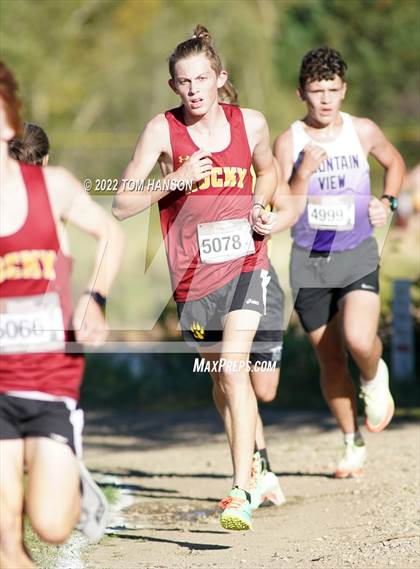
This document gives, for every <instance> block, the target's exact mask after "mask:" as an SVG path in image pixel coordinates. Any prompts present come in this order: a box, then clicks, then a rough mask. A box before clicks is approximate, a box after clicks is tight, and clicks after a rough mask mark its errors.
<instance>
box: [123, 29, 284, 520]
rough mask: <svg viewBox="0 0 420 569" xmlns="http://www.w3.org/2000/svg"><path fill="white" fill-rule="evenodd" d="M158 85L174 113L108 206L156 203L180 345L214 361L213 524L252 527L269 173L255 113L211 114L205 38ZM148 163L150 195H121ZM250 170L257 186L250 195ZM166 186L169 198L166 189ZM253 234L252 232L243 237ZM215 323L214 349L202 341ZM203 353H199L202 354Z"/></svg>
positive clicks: (158, 124) (215, 61) (214, 68)
mask: <svg viewBox="0 0 420 569" xmlns="http://www.w3.org/2000/svg"><path fill="white" fill-rule="evenodd" d="M169 71H170V76H171V78H170V80H169V85H170V87H171V88H172V89H173V91H174V92H175V93H176V94H177V95H179V97H180V100H181V106H179V107H178V108H175V109H171V110H169V111H166V112H165V113H163V114H159V115H157V116H156V117H154V118H153V119H152V120H151V121H150V122H149V123H148V124H147V125H146V127H145V129H144V130H143V132H142V133H141V135H140V138H139V140H138V142H137V146H136V149H135V151H134V155H133V158H132V160H131V161H130V163H129V165H128V166H127V168H126V170H125V172H124V174H123V176H122V182H121V186H120V188H119V191H118V193H117V195H116V197H115V199H114V205H113V212H114V215H115V216H116V217H117V218H118V219H125V218H127V217H130V216H132V215H135V214H137V213H139V212H141V211H143V210H145V209H146V208H148V207H150V206H151V205H152V204H153V203H156V202H159V209H160V219H161V226H162V232H163V237H164V240H165V246H166V250H167V256H168V262H169V268H170V273H171V279H172V288H173V291H174V298H175V301H176V302H177V306H178V313H179V317H180V321H181V327H182V330H183V334H184V337H185V339H186V340H187V341H188V342H191V343H192V344H193V345H195V346H196V347H198V349H199V350H200V352H201V353H202V354H205V357H206V358H207V359H208V361H211V362H214V364H215V368H216V372H217V377H218V382H219V391H220V393H222V394H223V397H224V401H223V402H222V401H220V404H221V407H223V410H222V413H223V418H224V422H225V428H226V432H227V435H228V439H229V444H230V448H231V454H232V462H233V471H234V475H233V488H232V490H231V491H230V492H229V493H228V496H227V497H226V498H225V499H224V500H223V501H222V503H221V505H222V508H223V512H222V514H221V524H222V526H223V527H224V528H227V529H233V530H242V529H250V528H251V526H252V519H251V517H252V513H251V496H250V492H249V490H250V476H251V464H252V455H253V452H254V444H255V432H256V419H257V401H256V398H255V394H254V391H253V389H252V385H251V381H250V375H249V367H250V366H249V362H248V360H249V353H250V349H251V345H252V341H253V338H254V335H255V331H256V330H257V328H258V324H259V321H260V318H261V315H262V314H264V312H265V295H266V287H267V284H268V282H267V271H268V258H267V246H266V241H265V239H264V236H265V235H268V234H269V233H270V231H271V230H272V227H273V222H272V219H271V217H270V216H269V214H267V213H265V211H264V208H265V206H266V205H267V204H268V203H269V202H270V200H271V198H272V195H273V194H274V192H275V190H276V184H277V175H276V168H275V164H274V158H273V155H272V152H271V149H270V143H269V134H268V127H267V123H266V121H265V118H264V117H263V115H261V113H259V112H257V111H254V110H252V109H240V108H238V107H236V106H234V105H226V104H219V101H218V89H220V88H222V87H223V86H224V85H225V83H226V81H227V73H226V71H224V70H223V68H222V65H221V62H220V58H219V56H218V55H217V53H216V52H215V50H214V48H213V46H212V43H211V38H210V35H209V34H208V32H207V30H206V29H205V28H202V27H200V26H199V27H198V28H197V29H196V32H195V34H194V37H193V38H191V39H189V40H187V41H185V42H183V43H181V44H179V45H178V46H177V47H176V49H175V51H174V52H173V54H172V55H171V57H170V59H169ZM156 162H159V165H160V168H161V171H162V174H163V176H164V178H163V180H159V181H158V182H159V185H160V187H161V188H162V186H164V185H166V188H165V189H159V185H158V184H157V183H156V184H155V188H154V191H152V190H151V189H150V190H149V189H147V190H146V191H145V189H144V188H145V187H147V188H149V184H146V185H145V186H144V187H143V191H126V190H124V184H123V182H124V180H135V181H138V182H142V181H144V180H145V178H147V176H148V175H149V174H150V172H151V170H152V168H153V167H154V165H155V163H156ZM251 165H253V167H254V170H255V174H256V186H255V192H254V196H253V195H252V178H251V173H250V168H251ZM168 186H170V190H168ZM252 230H253V231H252ZM220 323H221V324H222V328H223V340H222V342H221V344H219V345H218V347H217V349H216V350H215V351H210V350H209V348H208V347H207V346H209V345H210V344H212V341H213V339H212V334H213V333H214V331H215V329H216V331H217V328H218V327H219V326H220ZM206 344H207V346H206Z"/></svg>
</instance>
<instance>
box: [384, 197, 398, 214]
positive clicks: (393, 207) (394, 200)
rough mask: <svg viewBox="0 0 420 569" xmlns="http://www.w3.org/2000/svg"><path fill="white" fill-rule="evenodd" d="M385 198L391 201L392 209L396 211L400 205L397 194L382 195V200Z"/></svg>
mask: <svg viewBox="0 0 420 569" xmlns="http://www.w3.org/2000/svg"><path fill="white" fill-rule="evenodd" d="M384 198H385V199H386V200H388V201H389V205H390V207H391V211H395V210H396V209H397V207H398V199H397V198H396V197H395V196H391V194H384V195H383V196H382V197H381V200H383V199H384Z"/></svg>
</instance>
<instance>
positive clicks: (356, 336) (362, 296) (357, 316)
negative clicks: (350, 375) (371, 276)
mask: <svg viewBox="0 0 420 569" xmlns="http://www.w3.org/2000/svg"><path fill="white" fill-rule="evenodd" d="M341 302H342V307H341V308H342V313H343V316H342V321H343V331H344V338H345V342H346V345H347V347H348V349H349V351H350V353H351V355H352V356H353V359H354V361H355V362H356V364H357V367H358V368H359V370H360V373H361V375H362V377H363V379H364V380H365V381H368V380H370V379H373V378H374V377H375V375H376V371H377V369H378V363H379V359H380V357H381V355H382V342H381V340H380V338H379V336H378V335H377V330H378V323H379V310H380V299H379V295H377V294H374V293H372V292H369V291H365V290H355V291H352V292H350V293H348V294H346V296H345V297H344V298H343V299H342V301H341Z"/></svg>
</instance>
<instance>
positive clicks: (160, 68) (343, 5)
mask: <svg viewBox="0 0 420 569" xmlns="http://www.w3.org/2000/svg"><path fill="white" fill-rule="evenodd" d="M197 23H201V24H203V25H205V26H206V27H207V28H208V29H209V30H210V32H211V33H212V34H213V37H214V40H215V44H216V48H217V50H218V51H219V53H220V54H221V57H222V61H223V63H224V65H225V67H226V69H227V70H228V71H229V73H230V78H231V80H232V82H233V83H234V85H235V86H236V87H237V89H238V91H239V95H240V101H241V105H242V106H250V107H253V108H256V109H258V110H260V111H262V112H263V113H264V114H265V115H266V117H267V119H268V122H269V125H270V130H271V134H272V137H273V138H274V136H276V135H277V134H278V133H279V132H280V131H282V130H284V129H285V128H287V127H288V126H289V124H290V123H291V122H292V121H293V120H295V119H296V118H298V117H300V116H302V115H303V108H302V104H301V103H300V102H299V101H298V99H297V97H296V94H295V89H296V83H297V75H298V70H299V65H300V61H301V58H302V56H303V55H304V54H305V53H306V52H307V51H308V50H309V49H311V48H313V47H317V46H320V45H329V46H331V47H334V48H336V49H338V50H339V51H340V52H341V53H342V55H343V57H344V59H345V60H346V61H347V63H348V66H349V69H348V82H349V90H348V95H347V101H346V104H345V110H346V111H348V112H351V113H354V114H357V115H360V116H369V117H370V118H371V119H373V120H375V121H376V122H378V123H379V124H380V125H381V127H382V128H383V129H384V130H385V132H386V134H387V135H388V136H389V138H390V139H391V141H392V142H393V143H394V144H395V145H396V146H397V147H398V148H399V149H400V151H401V152H402V153H403V155H404V158H405V160H406V162H407V164H408V166H409V167H412V166H414V165H415V163H416V162H417V161H418V150H419V148H418V142H419V138H420V135H419V113H420V73H419V59H418V54H419V52H420V51H419V48H420V32H419V30H420V4H419V2H418V1H417V0H230V1H229V0H225V1H219V0H200V1H195V0H61V1H59V2H57V1H56V0H1V2H0V49H1V58H2V59H3V60H4V61H5V62H6V63H7V65H9V66H10V67H11V68H12V69H13V70H14V72H15V74H16V76H17V78H18V80H19V83H20V89H21V95H22V100H23V103H24V106H23V116H24V119H25V120H26V121H32V122H35V123H38V124H40V125H41V126H43V128H45V130H46V131H47V133H48V135H49V137H50V142H51V147H52V156H51V162H52V163H53V164H57V163H59V164H61V165H64V166H67V167H68V168H70V169H71V170H72V171H73V172H75V173H76V175H77V176H78V177H79V178H80V179H84V178H92V179H96V178H117V177H119V176H120V175H121V173H122V171H123V169H124V167H125V165H126V164H127V162H128V160H129V158H130V155H131V153H132V150H133V148H134V144H135V141H136V138H137V136H138V133H139V132H140V130H141V129H142V128H143V126H144V125H145V123H146V122H147V121H148V120H149V119H150V118H151V117H152V116H154V115H155V114H157V113H159V112H162V111H163V110H164V109H167V108H171V107H173V106H176V105H177V98H176V96H175V95H174V94H173V93H172V92H171V91H170V89H169V88H168V86H167V79H168V69H167V62H166V60H167V58H168V56H169V55H170V53H171V52H172V50H173V49H174V48H175V46H176V45H177V44H178V43H179V42H181V41H184V40H185V39H187V38H188V37H190V36H191V34H192V30H193V29H194V27H195V25H196V24H197ZM372 167H373V170H372V171H373V177H374V178H373V179H374V191H375V192H376V193H378V192H380V174H379V173H380V170H379V169H378V168H377V167H376V166H375V165H374V164H372ZM96 199H100V200H101V203H102V204H103V205H104V207H109V198H106V199H105V198H103V199H101V198H96ZM149 221H150V230H149V234H148V239H145V240H144V243H143V242H142V243H140V242H139V241H140V240H139V239H138V238H137V239H136V235H138V229H139V223H140V222H139V218H135V219H134V220H130V221H128V222H127V223H126V224H125V230H126V233H127V236H128V239H127V254H126V259H125V262H124V266H123V268H122V271H121V276H120V279H119V282H118V283H117V285H116V288H115V293H114V296H113V298H115V299H116V300H115V306H114V309H115V311H116V314H117V315H118V317H119V318H120V319H121V318H122V319H124V318H128V317H129V316H130V317H134V318H135V315H136V314H139V313H140V312H139V311H141V308H142V306H143V304H145V303H147V302H148V297H147V291H139V290H137V289H136V274H137V271H138V270H139V268H138V267H139V255H140V250H141V251H142V253H143V254H145V255H146V256H147V259H148V260H149V261H150V260H151V259H152V258H153V256H154V254H155V252H156V250H157V248H158V247H159V244H160V240H161V237H160V230H159V228H158V222H157V215H156V212H155V211H154V212H153V213H152V215H151V218H150V219H149V218H147V222H148V223H149ZM73 242H74V254H75V257H76V261H77V263H76V272H75V285H76V290H78V289H80V288H83V282H85V280H86V277H87V274H88V272H89V267H90V263H91V258H92V252H93V248H94V244H92V246H91V248H89V245H88V244H86V243H85V240H84V238H83V237H82V236H80V235H78V234H77V232H76V233H74V234H73ZM282 243H283V242H282ZM283 244H284V243H283ZM392 247H394V249H392ZM395 247H396V248H395ZM278 250H279V249H278ZM389 251H390V256H391V258H393V259H394V260H393V262H392V263H390V264H389V265H390V266H391V265H392V269H390V270H389V271H388V272H387V271H386V270H385V272H384V274H383V282H382V283H381V284H382V286H383V290H384V293H385V298H384V310H383V326H382V331H383V334H384V337H385V338H387V334H388V329H389V301H390V294H391V293H390V290H391V289H390V283H391V280H392V278H393V277H394V276H403V277H405V278H413V279H415V278H416V277H417V276H418V267H417V263H418V260H419V259H418V248H417V246H416V244H414V250H413V249H412V248H411V249H410V250H409V251H407V252H406V254H404V257H403V258H401V255H400V250H399V249H398V244H397V245H395V243H394V244H393V245H391V248H390V249H389ZM275 252H276V249H274V256H276V253H275ZM392 254H394V257H392ZM281 257H282V259H281V260H280V255H279V261H278V262H279V266H278V269H279V272H280V274H281V277H282V280H283V282H284V284H285V285H286V283H285V279H287V274H286V273H287V269H286V268H285V267H286V266H287V259H286V257H287V255H284V254H283V255H281ZM285 259H286V260H285ZM396 259H398V262H397V263H395V260H396ZM281 263H283V265H282V264H281ZM397 265H398V266H397ZM276 267H277V264H276ZM398 271H399V272H398ZM160 285H162V286H163V284H162V283H157V286H160ZM416 291H417V292H416ZM416 291H415V293H414V296H415V298H414V300H415V303H416V306H417V308H418V305H419V298H418V297H419V294H418V287H417V289H416ZM173 314H174V305H173V304H172V303H169V305H168V307H167V309H166V310H165V311H164V313H163V315H162V317H161V319H160V324H159V326H160V329H161V331H160V333H159V334H160V335H159V337H162V334H163V337H164V336H165V334H166V335H168V334H169V333H170V330H169V328H170V326H169V325H168V322H169V323H172V324H173ZM417 314H418V310H417ZM172 324H171V325H172ZM162 330H163V332H162ZM302 353H305V354H306V358H305V359H304V361H303V362H302V358H301V357H299V354H302ZM153 358H155V359H153ZM156 358H157V357H156V356H151V355H150V356H146V355H144V356H141V357H136V356H132V357H131V359H130V358H126V359H125V360H124V361H123V360H121V357H113V356H110V355H100V356H91V357H90V361H89V365H88V377H87V382H86V391H85V397H87V400H88V401H90V402H92V401H95V400H96V401H97V402H98V403H100V404H111V403H112V402H113V401H115V400H116V399H115V398H114V396H115V394H116V393H117V392H118V393H119V394H120V396H118V397H119V399H118V397H117V399H118V400H119V401H120V403H123V402H125V403H127V401H130V402H132V403H133V404H135V405H138V404H139V402H140V403H145V404H147V403H148V402H150V401H156V400H157V399H159V398H161V399H162V400H163V399H165V397H167V396H168V384H169V383H170V382H171V381H172V380H173V378H174V377H175V376H176V377H177V378H178V381H177V382H175V380H173V382H172V385H171V387H170V388H169V391H170V396H169V399H168V401H167V402H168V403H170V404H173V402H174V401H175V400H176V398H177V397H178V398H179V399H180V400H182V399H184V401H185V400H186V399H187V398H188V397H189V399H188V401H189V403H188V404H190V403H193V402H194V401H196V402H203V401H207V402H208V401H209V388H208V380H207V378H204V376H203V377H202V378H201V379H200V378H199V376H198V374H195V376H193V375H192V374H191V373H190V370H191V367H192V366H191V362H190V359H191V358H190V359H188V358H187V356H174V355H171V356H170V355H168V356H167V357H166V359H165V358H163V357H161V358H158V359H159V364H158V363H157V359H156ZM185 358H187V360H188V361H187V360H186V359H185ZM139 361H140V363H139ZM165 361H167V363H166V364H165V365H166V367H165V365H163V363H164V362H165ZM298 361H299V364H298V363H297V362H298ZM141 362H143V363H141ZM153 362H155V363H154V364H153ZM162 366H163V367H162ZM153 370H154V371H153ZM282 375H283V380H282V381H283V386H282V389H281V390H280V396H279V404H280V405H282V404H290V405H294V404H303V403H306V404H309V405H315V404H316V401H318V403H319V402H320V396H319V392H318V387H317V385H316V384H317V379H316V377H317V371H316V364H315V360H314V357H313V355H312V352H311V351H310V350H309V349H308V346H307V342H306V339H305V338H304V337H303V336H302V334H301V332H300V329H299V328H298V327H297V328H296V326H295V325H293V326H292V328H291V330H290V331H289V332H288V335H287V337H286V345H285V365H284V373H283V374H282ZM130 378H131V379H130ZM148 378H149V380H150V381H152V380H153V382H154V383H153V384H150V382H149V384H148V383H147V379H148ZM159 378H160V379H159ZM180 378H181V379H183V381H179V379H180ZM200 382H201V383H200ZM104 384H106V385H107V386H108V389H107V390H106V392H107V393H106V394H105V400H99V399H98V395H97V393H98V386H99V385H104ZM199 385H201V387H197V386H199ZM194 389H197V390H198V391H194ZM191 390H192V391H191ZM311 390H313V393H314V397H309V398H308V397H306V395H305V393H308V392H310V391H311ZM101 391H102V393H104V391H103V390H102V389H101ZM191 393H193V396H192V397H190V396H189V395H188V394H190V395H191ZM194 393H195V396H194ZM95 394H96V395H95ZM164 394H165V395H164ZM171 394H172V395H171ZM296 394H298V395H299V394H300V398H299V396H296ZM302 394H303V396H302ZM315 394H316V395H315ZM190 399H191V401H190ZM165 400H166V399H165ZM319 404H321V403H319Z"/></svg>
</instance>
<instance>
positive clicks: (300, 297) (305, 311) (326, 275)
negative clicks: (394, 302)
mask: <svg viewBox="0 0 420 569" xmlns="http://www.w3.org/2000/svg"><path fill="white" fill-rule="evenodd" d="M290 281H291V287H292V290H293V298H294V302H295V304H294V308H295V310H296V312H297V314H298V316H299V319H300V322H301V324H302V326H303V328H304V330H305V331H306V332H313V331H314V330H317V329H318V328H320V327H321V326H324V325H325V324H328V322H329V321H330V320H331V319H332V318H333V317H334V316H335V315H336V313H337V312H338V309H339V302H340V300H341V299H342V298H343V297H344V296H345V295H346V294H348V293H349V292H352V291H354V290H366V291H369V292H372V293H374V294H379V253H378V245H377V243H376V240H375V239H374V238H373V237H369V238H368V239H366V240H365V241H363V242H362V243H361V244H360V245H359V246H358V247H356V248H355V249H351V250H348V251H340V252H330V253H326V252H316V251H308V250H307V249H302V248H301V247H298V246H296V245H293V248H292V255H291V260H290Z"/></svg>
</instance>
